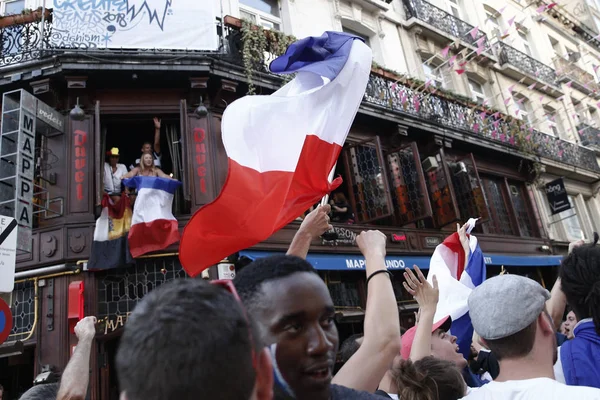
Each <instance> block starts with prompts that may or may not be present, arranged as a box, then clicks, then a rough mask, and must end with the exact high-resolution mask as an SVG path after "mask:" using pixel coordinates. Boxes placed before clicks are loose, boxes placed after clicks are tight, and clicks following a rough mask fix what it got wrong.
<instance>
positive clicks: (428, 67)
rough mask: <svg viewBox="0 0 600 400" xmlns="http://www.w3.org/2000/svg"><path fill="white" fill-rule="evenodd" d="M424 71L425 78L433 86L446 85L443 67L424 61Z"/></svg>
mask: <svg viewBox="0 0 600 400" xmlns="http://www.w3.org/2000/svg"><path fill="white" fill-rule="evenodd" d="M422 65H423V73H424V74H425V80H426V81H428V82H429V84H431V85H432V86H435V87H437V88H443V87H446V85H445V80H444V75H443V73H442V69H441V68H439V67H436V66H435V65H432V64H428V63H427V62H425V61H423V64H422Z"/></svg>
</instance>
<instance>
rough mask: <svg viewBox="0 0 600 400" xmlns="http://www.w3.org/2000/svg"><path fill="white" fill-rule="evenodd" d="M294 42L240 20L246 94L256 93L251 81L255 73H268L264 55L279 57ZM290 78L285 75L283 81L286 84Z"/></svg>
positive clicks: (293, 38) (278, 33)
mask: <svg viewBox="0 0 600 400" xmlns="http://www.w3.org/2000/svg"><path fill="white" fill-rule="evenodd" d="M296 40H297V39H296V38H295V37H294V36H288V35H285V34H284V33H282V32H279V31H275V30H268V29H264V28H263V27H261V26H257V25H255V24H253V23H252V22H251V21H248V20H245V19H243V20H242V42H243V46H242V59H243V62H244V70H245V72H246V78H247V80H248V93H247V94H255V93H256V87H255V86H254V79H253V78H254V74H255V73H257V72H268V66H267V65H266V61H267V60H266V59H265V54H271V55H272V56H273V57H279V56H281V55H283V54H284V53H285V51H286V50H287V48H288V46H289V45H290V44H292V43H294V42H295V41H296ZM292 78H293V76H292V75H286V76H285V78H283V81H284V82H288V81H289V80H291V79H292Z"/></svg>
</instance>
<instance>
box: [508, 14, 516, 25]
mask: <svg viewBox="0 0 600 400" xmlns="http://www.w3.org/2000/svg"><path fill="white" fill-rule="evenodd" d="M515 18H517V16H516V15H515V16H514V17H512V18H511V19H509V20H508V26H512V24H513V23H514V22H515Z"/></svg>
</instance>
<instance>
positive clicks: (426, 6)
mask: <svg viewBox="0 0 600 400" xmlns="http://www.w3.org/2000/svg"><path fill="white" fill-rule="evenodd" d="M403 3H404V9H405V10H406V14H407V17H408V18H416V19H418V20H421V21H423V22H426V23H428V24H429V25H431V26H434V27H435V28H437V29H439V30H441V31H443V32H445V33H447V34H449V35H451V36H454V37H457V38H459V39H461V40H463V41H465V42H467V43H469V44H470V45H473V46H477V44H476V42H477V41H478V40H479V39H481V38H485V39H484V40H483V43H482V46H483V47H484V48H487V46H488V39H487V35H486V34H485V33H484V32H482V31H478V32H477V35H475V39H473V37H472V36H471V32H472V31H473V29H474V28H475V27H474V26H473V25H470V24H468V23H467V22H465V21H463V20H461V19H460V18H457V17H455V16H454V15H452V14H450V13H448V12H446V11H444V10H442V9H441V8H438V7H436V6H434V5H433V4H431V3H429V2H427V1H425V0H403Z"/></svg>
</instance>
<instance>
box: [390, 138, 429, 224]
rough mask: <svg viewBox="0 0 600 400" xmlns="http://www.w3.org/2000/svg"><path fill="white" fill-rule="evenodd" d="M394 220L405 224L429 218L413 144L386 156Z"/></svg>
mask: <svg viewBox="0 0 600 400" xmlns="http://www.w3.org/2000/svg"><path fill="white" fill-rule="evenodd" d="M386 161H387V165H388V169H389V177H390V187H391V194H392V201H393V204H394V211H395V221H396V223H397V224H398V225H400V226H402V225H406V224H410V223H412V222H415V221H419V220H422V219H424V218H427V217H431V216H432V214H433V213H432V210H431V202H430V201H429V196H428V194H427V187H426V186H425V176H424V175H423V168H422V166H421V158H420V157H419V150H418V148H417V144H416V143H414V142H413V143H410V144H409V145H407V146H404V147H401V148H399V149H397V150H393V151H390V152H388V153H387V154H386Z"/></svg>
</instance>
